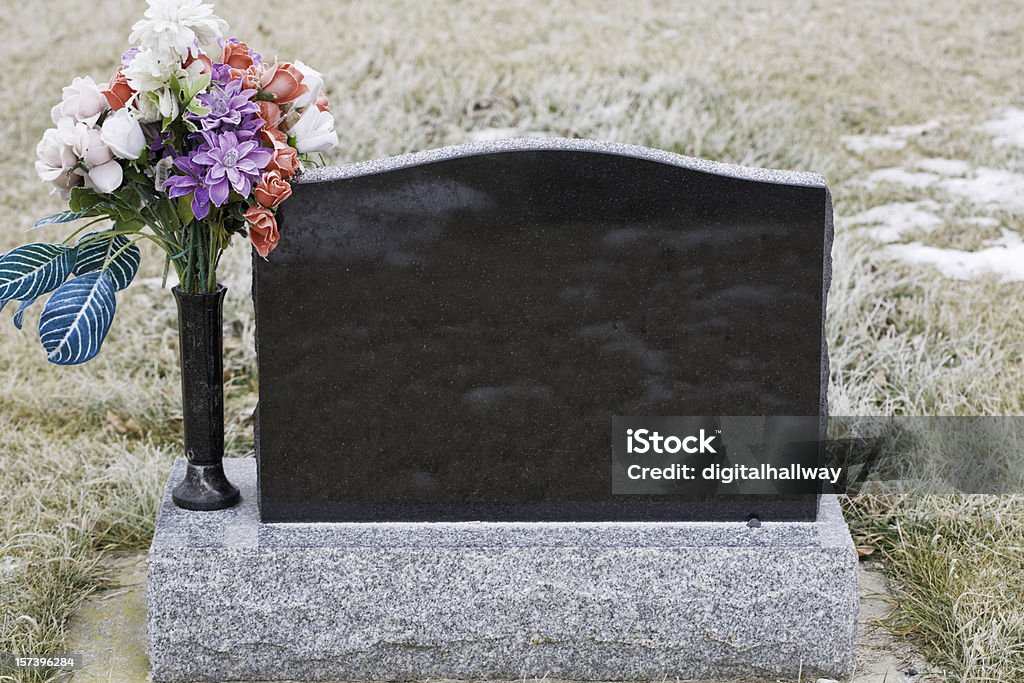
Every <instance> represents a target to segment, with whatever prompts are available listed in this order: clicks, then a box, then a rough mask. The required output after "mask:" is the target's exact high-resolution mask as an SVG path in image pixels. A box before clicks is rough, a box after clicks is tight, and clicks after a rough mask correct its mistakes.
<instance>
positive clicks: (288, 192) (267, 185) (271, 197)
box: [253, 171, 292, 209]
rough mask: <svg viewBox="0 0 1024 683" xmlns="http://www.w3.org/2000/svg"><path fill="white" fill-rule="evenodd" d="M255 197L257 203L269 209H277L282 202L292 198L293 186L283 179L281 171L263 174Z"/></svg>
mask: <svg viewBox="0 0 1024 683" xmlns="http://www.w3.org/2000/svg"><path fill="white" fill-rule="evenodd" d="M253 196H254V197H255V198H256V201H257V202H259V203H260V204H262V205H263V206H265V207H267V208H268V209H275V208H277V206H278V205H279V204H280V203H281V202H283V201H284V200H286V199H288V197H290V196H292V186H291V185H289V184H288V183H287V182H286V181H285V180H284V179H283V178H281V172H280V171H268V172H266V173H264V174H263V177H262V178H261V179H260V184H259V185H257V186H256V190H255V192H253Z"/></svg>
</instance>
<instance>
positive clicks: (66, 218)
mask: <svg viewBox="0 0 1024 683" xmlns="http://www.w3.org/2000/svg"><path fill="white" fill-rule="evenodd" d="M103 206H104V207H105V205H103ZM100 208H103V207H100ZM96 210H97V207H96V206H93V207H91V208H89V209H88V210H86V211H61V212H60V213H55V214H53V215H52V216H47V217H46V218H40V219H39V220H37V221H36V222H35V223H33V224H32V227H31V228H30V229H31V230H35V229H36V228H41V227H43V226H46V225H53V224H55V223H70V222H71V221H77V220H78V219H79V218H85V217H86V216H95V215H96V212H97V211H96Z"/></svg>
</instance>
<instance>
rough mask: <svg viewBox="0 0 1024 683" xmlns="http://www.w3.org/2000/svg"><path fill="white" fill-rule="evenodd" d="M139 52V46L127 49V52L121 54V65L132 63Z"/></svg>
mask: <svg viewBox="0 0 1024 683" xmlns="http://www.w3.org/2000/svg"><path fill="white" fill-rule="evenodd" d="M137 54H139V48H137V47H133V48H130V49H128V50H126V51H125V53H124V54H123V55H121V66H128V65H129V64H131V63H132V60H133V59H135V55H137Z"/></svg>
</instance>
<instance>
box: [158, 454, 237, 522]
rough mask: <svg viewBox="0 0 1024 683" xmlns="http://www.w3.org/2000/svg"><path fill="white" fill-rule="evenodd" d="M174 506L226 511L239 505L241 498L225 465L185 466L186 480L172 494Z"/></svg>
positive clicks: (188, 508) (186, 508) (187, 508)
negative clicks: (226, 474)
mask: <svg viewBox="0 0 1024 683" xmlns="http://www.w3.org/2000/svg"><path fill="white" fill-rule="evenodd" d="M171 499H172V500H173V501H174V504H175V505H177V506H178V507H180V508H184V509H185V510H200V511H210V510H224V509H226V508H229V507H232V506H234V505H236V504H237V503H238V501H239V500H240V499H241V496H240V495H239V493H238V488H237V487H235V486H234V485H233V484H232V483H231V482H230V481H228V479H227V477H226V476H224V465H223V463H217V464H216V465H193V464H191V463H189V464H188V465H186V466H185V478H184V479H182V480H181V483H179V484H178V485H177V486H175V487H174V490H173V491H172V492H171Z"/></svg>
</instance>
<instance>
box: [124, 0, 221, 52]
mask: <svg viewBox="0 0 1024 683" xmlns="http://www.w3.org/2000/svg"><path fill="white" fill-rule="evenodd" d="M148 2H149V9H147V10H146V11H145V13H144V14H143V16H145V17H146V18H145V19H141V20H139V21H137V22H135V24H134V25H133V26H132V33H131V35H130V36H128V40H129V41H130V42H132V43H138V44H139V45H140V47H142V49H143V50H151V51H153V52H154V53H156V54H157V55H158V56H159V57H160V59H163V60H168V61H179V62H180V61H181V60H182V59H184V58H186V57H187V56H188V55H189V54H193V53H196V52H198V47H197V45H206V44H207V43H211V42H213V41H214V40H217V39H218V38H221V37H222V36H223V35H224V32H225V31H227V30H228V25H227V22H226V21H224V20H223V19H221V18H220V17H218V16H217V15H215V14H214V13H213V5H211V4H208V3H204V2H201V0H148Z"/></svg>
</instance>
